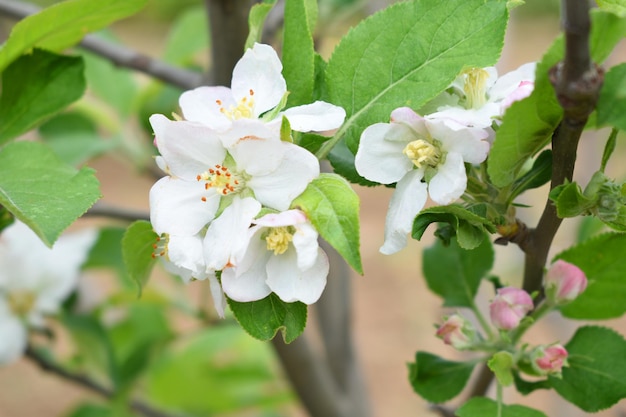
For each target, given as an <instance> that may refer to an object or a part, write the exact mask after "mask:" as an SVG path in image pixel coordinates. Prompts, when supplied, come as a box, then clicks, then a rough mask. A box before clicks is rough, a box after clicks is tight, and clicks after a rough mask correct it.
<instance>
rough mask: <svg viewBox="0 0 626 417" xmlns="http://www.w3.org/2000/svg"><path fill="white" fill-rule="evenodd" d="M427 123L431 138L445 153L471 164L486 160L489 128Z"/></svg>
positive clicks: (441, 122)
mask: <svg viewBox="0 0 626 417" xmlns="http://www.w3.org/2000/svg"><path fill="white" fill-rule="evenodd" d="M427 123H428V129H429V130H430V131H431V133H432V136H433V138H435V139H437V140H438V141H440V142H441V144H442V148H443V149H444V150H445V151H446V152H451V153H452V152H453V153H458V154H459V155H461V156H462V158H463V160H464V161H465V162H469V163H471V164H479V163H481V162H483V161H484V160H485V159H486V158H487V154H488V153H489V148H490V145H489V141H488V139H489V132H490V131H491V128H489V129H482V128H471V127H466V126H461V125H458V124H457V123H454V122H446V121H444V120H441V119H439V120H428V122H427Z"/></svg>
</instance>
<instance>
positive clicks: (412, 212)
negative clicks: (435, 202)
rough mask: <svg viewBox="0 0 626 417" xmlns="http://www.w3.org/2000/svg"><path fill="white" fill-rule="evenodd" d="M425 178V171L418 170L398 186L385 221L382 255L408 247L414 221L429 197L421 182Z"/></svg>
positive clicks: (409, 174)
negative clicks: (408, 237)
mask: <svg viewBox="0 0 626 417" xmlns="http://www.w3.org/2000/svg"><path fill="white" fill-rule="evenodd" d="M423 176H424V173H423V171H421V170H417V169H416V170H413V171H411V172H409V173H408V174H406V175H405V176H404V178H402V179H401V180H400V181H399V182H398V184H397V185H396V190H395V191H394V193H393V196H391V201H390V202H389V209H388V210H387V218H386V219H385V243H384V244H383V246H382V247H381V248H380V252H381V253H383V254H385V255H391V254H392V253H396V252H398V251H399V250H401V249H403V248H404V247H405V246H406V241H407V234H408V233H410V232H411V229H412V228H413V219H415V216H417V214H418V213H419V212H420V210H422V208H423V207H424V204H426V199H427V197H428V193H427V186H426V184H425V183H423V182H422V181H421V180H422V178H423Z"/></svg>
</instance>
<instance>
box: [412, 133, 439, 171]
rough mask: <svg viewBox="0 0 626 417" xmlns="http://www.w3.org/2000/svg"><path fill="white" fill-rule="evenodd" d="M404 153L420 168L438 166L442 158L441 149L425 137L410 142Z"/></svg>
mask: <svg viewBox="0 0 626 417" xmlns="http://www.w3.org/2000/svg"><path fill="white" fill-rule="evenodd" d="M402 153H403V154H405V155H406V156H407V157H408V158H409V159H410V160H411V162H413V164H414V165H415V166H416V167H418V168H426V167H436V166H437V164H439V161H440V160H441V150H440V149H439V148H438V147H437V146H435V145H433V144H432V143H430V142H428V141H426V140H424V139H418V140H414V141H413V142H410V143H409V144H408V145H406V147H405V148H404V150H403V151H402Z"/></svg>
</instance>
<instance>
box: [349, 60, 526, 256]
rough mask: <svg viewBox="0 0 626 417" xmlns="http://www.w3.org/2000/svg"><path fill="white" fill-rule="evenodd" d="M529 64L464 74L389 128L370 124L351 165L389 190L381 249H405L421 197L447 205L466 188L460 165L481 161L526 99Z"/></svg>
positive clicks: (402, 112)
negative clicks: (497, 128)
mask: <svg viewBox="0 0 626 417" xmlns="http://www.w3.org/2000/svg"><path fill="white" fill-rule="evenodd" d="M534 72H535V64H534V63H531V64H525V65H523V66H521V67H520V68H518V69H517V70H515V71H512V72H510V73H508V74H506V75H504V76H502V77H500V78H498V77H497V72H496V70H495V68H471V69H468V70H466V71H464V72H463V73H462V74H461V75H459V76H458V77H457V79H456V80H455V81H454V82H453V83H452V85H451V86H450V88H448V89H447V90H446V91H445V92H443V93H442V94H441V95H440V96H438V97H436V98H435V99H433V100H432V101H431V102H430V103H429V104H427V105H426V106H424V108H422V109H421V110H420V112H421V113H422V114H425V116H422V115H420V114H418V113H416V112H415V111H413V110H412V109H409V108H399V109H396V110H394V111H393V112H392V113H391V121H390V123H376V124H374V125H371V126H369V127H368V128H366V129H365V130H364V131H363V133H362V134H361V139H360V143H359V148H358V151H357V153H356V157H355V166H356V170H357V172H358V173H359V175H361V176H363V177H364V178H366V179H368V180H370V181H375V182H378V183H380V184H393V183H397V184H396V190H395V192H394V194H393V196H392V198H391V202H390V203H389V210H388V212H387V219H386V223H385V241H384V244H383V245H382V247H381V249H380V251H381V252H382V253H384V254H392V253H395V252H398V251H399V250H401V249H402V248H404V247H405V246H406V239H407V234H408V233H409V232H410V231H411V226H412V222H413V219H414V218H415V216H416V215H417V214H418V213H419V212H420V211H421V210H422V208H423V207H424V205H425V204H426V201H427V199H428V197H430V198H431V199H432V201H434V202H435V203H437V204H440V205H448V204H450V203H452V202H454V201H455V200H457V199H458V198H460V197H461V196H462V195H463V194H464V192H465V189H466V187H467V174H466V168H465V164H479V163H481V162H483V161H485V159H486V158H487V155H488V153H489V149H490V146H491V143H492V142H493V139H494V137H495V132H494V130H493V128H492V125H493V124H494V123H496V124H497V123H499V120H500V119H501V117H502V115H503V114H504V111H505V110H506V109H507V108H508V107H509V106H510V105H511V103H512V102H514V101H516V100H521V99H522V98H524V97H526V96H528V95H529V94H530V93H531V92H532V89H533V86H534Z"/></svg>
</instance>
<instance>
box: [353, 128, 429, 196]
mask: <svg viewBox="0 0 626 417" xmlns="http://www.w3.org/2000/svg"><path fill="white" fill-rule="evenodd" d="M413 135H414V133H413V131H412V130H411V129H410V128H409V127H408V126H405V125H403V124H397V123H396V124H394V123H376V124H373V125H371V126H369V127H367V129H365V130H364V131H363V133H362V134H361V141H360V143H359V149H358V151H357V153H356V156H355V158H354V165H355V167H356V170H357V172H358V173H359V175H361V176H362V177H364V178H366V179H368V180H370V181H375V182H378V183H381V184H392V183H394V182H398V181H400V179H401V178H402V177H404V176H405V175H406V173H407V172H409V171H411V170H412V169H413V162H411V160H410V159H409V158H408V157H407V156H406V155H404V154H403V153H402V151H403V150H404V148H405V147H406V145H407V144H408V143H409V142H411V141H413V140H416V139H418V138H416V137H414V136H413ZM388 138H389V139H392V140H387V139H388ZM399 138H404V140H396V139H399Z"/></svg>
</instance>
